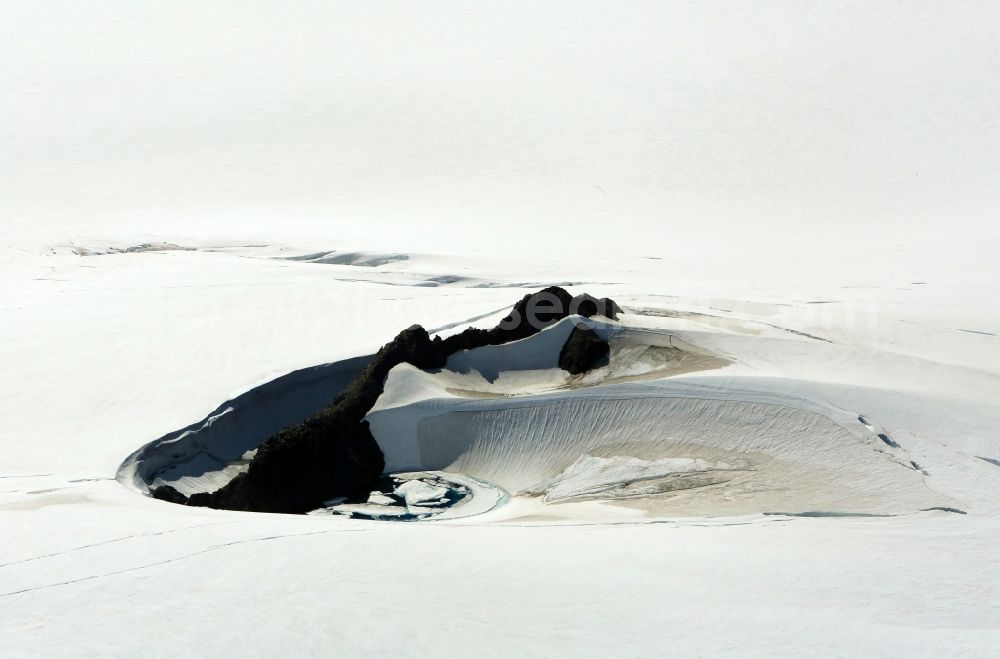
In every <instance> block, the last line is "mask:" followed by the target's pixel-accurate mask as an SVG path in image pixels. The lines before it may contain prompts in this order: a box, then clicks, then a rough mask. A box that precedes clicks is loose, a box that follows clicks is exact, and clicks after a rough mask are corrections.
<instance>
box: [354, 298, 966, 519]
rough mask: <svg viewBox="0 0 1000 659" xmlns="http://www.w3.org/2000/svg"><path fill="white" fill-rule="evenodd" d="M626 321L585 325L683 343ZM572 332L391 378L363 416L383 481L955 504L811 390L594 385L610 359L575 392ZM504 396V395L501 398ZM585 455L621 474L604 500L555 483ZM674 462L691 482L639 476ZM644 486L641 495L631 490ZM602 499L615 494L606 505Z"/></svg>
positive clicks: (560, 329)
mask: <svg viewBox="0 0 1000 659" xmlns="http://www.w3.org/2000/svg"><path fill="white" fill-rule="evenodd" d="M628 318H629V316H628V315H625V316H623V317H622V324H621V325H617V324H616V325H612V326H608V325H606V324H602V323H591V324H592V325H594V326H596V327H598V329H599V330H600V331H601V332H602V333H603V334H604V335H606V336H608V335H611V336H612V337H620V338H612V344H613V345H615V346H616V347H619V348H620V346H621V345H622V344H626V345H627V346H629V347H635V345H636V344H637V343H638V342H639V341H642V343H638V344H639V345H643V343H645V344H646V345H647V346H648V345H649V344H655V343H659V344H662V345H668V344H670V343H671V342H672V341H676V342H677V343H681V344H684V342H683V341H682V340H681V339H680V338H678V339H674V338H673V337H674V336H675V335H676V333H675V332H671V331H667V330H663V331H660V332H653V331H650V330H647V331H645V332H641V333H639V332H635V331H629V330H627V329H626V328H627V324H628ZM574 322H576V321H575V320H574V319H572V318H571V319H567V320H565V321H563V322H561V323H560V324H559V325H556V326H554V327H552V328H549V329H548V330H545V331H544V332H542V333H541V334H539V335H537V336H535V337H532V338H529V339H524V340H522V341H518V342H515V343H511V344H507V345H504V346H497V347H490V348H479V349H476V350H472V351H466V352H465V353H462V354H461V355H456V356H454V357H453V358H452V359H451V360H449V364H448V370H445V371H441V372H437V373H431V374H428V373H424V372H422V371H420V370H419V369H415V368H412V367H410V366H409V365H401V366H399V367H397V368H396V369H394V371H393V372H391V373H390V375H389V378H388V381H387V384H386V389H385V392H384V393H383V395H382V397H381V398H380V400H379V402H378V403H377V404H376V406H375V408H374V409H373V411H372V412H371V413H370V414H369V417H368V418H369V421H370V423H371V427H372V432H373V434H374V435H375V437H376V439H377V440H378V441H379V444H380V445H381V447H382V449H383V452H384V453H385V455H386V468H387V470H389V471H405V470H411V469H445V470H449V471H457V472H461V473H467V474H469V475H472V476H475V477H476V478H481V479H484V480H486V481H489V482H492V483H495V484H497V485H499V486H501V487H503V488H505V489H506V490H508V491H509V492H511V493H514V494H518V493H520V494H532V493H534V494H541V495H545V498H546V500H549V501H554V500H559V499H571V498H584V497H586V498H598V499H600V498H610V499H625V498H627V499H631V501H630V502H629V503H630V504H631V505H633V506H637V507H639V508H642V509H645V510H647V511H649V512H650V513H652V514H659V515H664V514H666V515H671V514H673V515H677V514H686V515H719V514H732V513H750V512H793V513H795V512H823V513H829V514H845V513H846V514H849V513H866V514H894V513H900V512H913V511H917V510H922V509H927V508H931V507H952V506H954V505H955V502H954V501H953V500H952V499H950V498H949V497H947V496H943V495H941V494H939V493H937V492H935V491H934V490H932V489H930V488H929V487H928V486H927V485H926V484H925V482H924V473H923V471H921V469H920V468H919V466H918V465H917V464H916V463H915V462H913V461H912V460H911V459H910V457H909V455H908V454H907V453H906V451H905V450H903V449H901V448H900V447H899V445H898V444H897V443H895V442H894V441H893V440H892V439H891V438H890V437H889V436H888V435H886V434H885V433H883V432H881V430H880V429H877V428H876V427H875V426H874V425H873V422H871V421H869V420H868V419H867V418H865V417H860V416H859V414H858V412H857V411H854V410H844V409H840V408H837V407H835V406H834V405H831V404H830V403H828V402H827V401H825V400H824V399H823V398H822V397H821V396H819V395H816V393H815V390H814V391H813V392H812V393H807V391H806V387H805V386H804V385H805V384H806V383H803V382H801V381H798V380H794V379H787V378H776V377H761V376H759V375H755V374H753V373H748V372H746V370H745V369H744V370H743V371H740V369H738V368H737V369H736V371H733V370H732V369H725V370H723V371H703V372H701V373H699V374H692V375H690V376H683V375H682V376H674V377H668V376H669V373H663V372H659V373H657V372H654V373H653V374H652V375H653V376H654V378H655V377H656V376H659V378H657V379H645V380H643V381H636V382H630V383H614V382H613V381H612V382H610V383H609V382H607V381H605V382H603V383H602V382H601V381H600V376H601V371H611V370H613V369H614V368H616V367H618V368H621V366H620V365H619V364H616V360H619V359H622V358H623V357H624V356H625V355H626V354H627V353H625V352H623V351H622V350H620V349H619V350H618V351H616V352H617V354H616V355H615V356H614V357H613V359H612V363H611V364H609V366H608V367H605V368H604V369H599V370H598V371H595V372H593V373H591V374H589V375H590V378H591V380H592V382H591V383H589V384H584V383H580V382H573V381H572V379H571V378H568V377H567V375H566V374H565V372H562V371H559V370H558V369H556V368H554V366H553V363H552V360H553V354H554V351H553V348H554V347H556V346H559V345H561V342H562V341H565V337H566V335H567V334H568V330H569V329H570V328H571V327H572V325H573V323H574ZM688 345H690V344H688ZM701 352H706V351H705V349H704V348H703V349H702V350H701ZM545 355H547V356H548V359H547V360H546V359H545ZM735 358H736V359H739V355H736V356H735ZM500 368H502V369H503V370H502V371H501V370H498V369H500ZM472 371H474V372H475V373H476V374H478V375H479V376H480V379H481V380H482V381H486V382H489V383H492V384H493V389H492V392H493V393H492V395H491V394H489V393H486V392H485V391H483V389H480V390H479V393H478V394H475V395H469V390H468V389H457V388H455V384H456V380H457V379H458V378H459V377H463V376H464V377H468V374H469V373H470V372H472ZM456 372H457V373H456ZM664 377H668V379H660V378H664ZM502 382H511V383H516V387H508V388H507V389H506V390H505V391H503V393H499V392H498V390H497V388H496V384H497V383H502ZM532 382H533V383H534V387H532V386H531V384H529V383H532ZM448 385H451V386H448ZM590 456H600V458H603V459H606V460H612V461H614V462H615V463H616V464H617V465H618V466H619V467H621V466H623V465H631V466H632V467H633V469H622V470H621V473H620V474H619V477H618V479H617V480H610V481H609V480H607V479H608V478H609V476H608V472H609V470H605V474H604V476H601V477H598V478H599V479H600V478H604V479H605V482H604V488H603V489H604V493H603V496H602V495H600V494H596V493H588V492H587V488H588V487H589V485H588V484H586V483H584V484H581V485H580V486H579V488H580V490H579V491H578V492H575V493H573V492H569V491H567V487H569V486H568V484H567V482H566V481H567V480H569V481H572V480H573V479H567V478H566V475H567V474H566V472H567V471H572V470H574V467H575V466H579V464H580V461H581V460H585V459H586V458H589V457H590ZM665 460H666V461H667V462H664V461H665ZM670 460H673V461H674V462H673V464H675V465H676V464H679V463H683V462H686V463H689V464H698V465H700V467H699V469H698V472H699V473H698V474H697V475H696V476H697V477H692V474H690V473H686V472H685V471H684V470H683V469H680V470H678V472H677V473H674V472H672V471H670V470H664V471H663V473H662V474H661V475H660V476H658V477H653V476H650V475H649V473H648V472H649V471H650V470H654V471H655V470H656V469H657V466H658V465H666V464H670V462H669V461H670ZM711 465H717V466H714V467H713V466H711ZM610 471H613V469H612V470H610ZM640 480H641V481H644V484H645V486H646V487H645V488H644V489H642V490H641V491H634V490H630V489H629V487H628V486H629V485H630V484H631V483H633V482H634V481H640ZM615 483H617V484H618V485H619V487H618V488H613V487H611V486H612V485H614V484H615ZM560 488H561V489H560ZM614 489H617V490H618V493H617V494H613V495H612V494H610V493H609V492H610V491H611V490H614ZM591 494H592V496H591ZM661 495H662V496H661ZM552 514H555V515H558V514H559V513H558V512H556V511H553V513H552Z"/></svg>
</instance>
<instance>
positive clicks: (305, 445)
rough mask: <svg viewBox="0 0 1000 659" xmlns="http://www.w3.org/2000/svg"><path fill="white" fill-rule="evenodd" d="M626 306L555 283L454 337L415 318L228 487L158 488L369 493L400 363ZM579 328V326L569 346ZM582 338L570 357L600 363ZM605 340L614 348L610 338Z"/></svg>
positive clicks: (423, 361)
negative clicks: (383, 404)
mask: <svg viewBox="0 0 1000 659" xmlns="http://www.w3.org/2000/svg"><path fill="white" fill-rule="evenodd" d="M620 311H621V309H620V308H619V307H618V305H617V304H615V303H614V301H612V300H609V299H607V298H603V299H601V300H598V299H596V298H593V297H591V296H589V295H581V296H577V297H575V298H574V297H573V296H571V295H570V294H569V293H568V292H566V291H565V290H564V289H562V288H559V287H551V288H546V289H544V290H542V291H539V292H537V293H533V294H531V295H526V296H525V297H524V298H523V299H521V301H520V302H518V303H517V304H516V305H515V306H514V308H513V309H512V310H511V313H510V314H509V315H508V316H507V317H506V318H504V319H503V321H501V322H500V324H499V325H497V326H496V327H494V328H493V329H490V330H483V329H476V328H471V329H468V330H465V331H464V332H462V333H461V334H458V335H455V336H451V337H448V338H447V339H443V340H442V339H441V338H440V337H435V338H434V339H433V340H431V338H430V337H429V336H428V334H427V331H426V330H424V329H423V328H422V327H420V326H417V325H414V326H413V327H410V328H409V329H407V330H404V331H402V332H400V333H399V335H398V336H396V338H395V339H393V340H392V341H391V342H390V343H388V344H386V345H385V346H383V347H382V349H381V350H379V351H378V353H377V354H376V355H375V357H374V358H373V359H372V361H371V362H370V363H369V364H368V366H366V367H365V369H364V370H363V371H362V372H361V373H360V374H359V375H358V376H357V378H355V380H354V381H353V382H352V383H351V384H350V385H349V386H348V387H347V388H346V389H345V390H344V391H343V392H342V393H341V394H340V395H339V396H337V398H336V399H334V401H333V402H332V403H330V405H329V406H327V407H326V408H324V409H323V410H321V411H319V412H317V413H316V414H315V415H313V416H312V417H310V418H309V419H306V420H305V421H304V422H302V423H301V424H299V425H297V426H294V427H291V428H286V429H285V430H282V431H281V432H278V433H277V434H275V435H272V436H271V437H269V438H267V439H266V440H264V442H262V443H261V445H260V447H259V448H258V449H257V454H256V456H255V457H254V459H253V461H252V462H251V463H250V467H249V469H248V470H247V471H246V472H244V473H242V474H240V475H238V476H237V477H236V478H234V479H233V480H232V481H230V482H229V483H228V484H227V485H225V486H224V487H222V488H220V489H219V490H216V491H215V492H210V493H209V492H205V493H199V494H194V495H192V496H191V497H190V498H187V497H185V496H184V495H183V494H181V493H180V492H178V491H177V490H175V489H174V488H173V487H170V486H162V487H159V488H156V489H155V490H153V492H152V495H153V496H154V497H156V498H158V499H163V500H164V501H172V502H174V503H186V504H187V505H191V506H207V507H209V508H221V509H227V510H248V511H257V512H274V513H305V512H308V511H309V510H313V509H315V508H318V507H320V506H321V505H322V503H323V502H324V501H327V500H330V499H334V498H337V497H347V499H348V500H352V501H353V500H358V501H361V500H364V499H366V498H367V497H368V494H369V493H370V492H371V491H372V490H373V489H374V488H375V486H376V484H377V482H378V480H379V478H380V477H381V475H382V471H383V469H384V468H385V459H384V456H383V455H382V451H381V449H380V448H379V446H378V443H377V442H376V441H375V438H374V437H372V434H371V431H370V430H369V428H368V422H367V421H365V420H364V417H365V415H367V414H368V411H369V410H370V409H371V408H372V407H373V406H374V405H375V402H376V400H378V397H379V396H380V395H381V394H382V390H383V387H384V383H385V378H386V376H387V375H388V374H389V371H390V370H392V368H393V367H395V366H396V365H398V364H401V363H403V362H408V363H410V364H412V365H414V366H416V367H417V368H421V369H435V368H441V367H443V366H444V365H445V362H446V360H447V359H448V356H449V355H451V354H452V353H455V352H457V351H459V350H469V349H472V348H478V347H481V346H485V345H499V344H501V343H507V342H509V341H515V340H518V339H523V338H526V337H528V336H531V335H533V334H536V333H537V332H539V331H541V330H542V329H544V328H545V327H548V326H549V325H551V324H553V323H555V322H557V321H559V320H561V319H563V318H566V317H567V316H569V315H571V314H579V315H581V316H587V317H590V316H593V315H597V314H601V315H604V316H607V317H608V318H612V319H615V318H617V314H618V313H619V312H620ZM579 331H580V330H579V329H577V330H574V332H573V335H571V337H570V341H568V342H567V344H566V346H567V347H564V348H563V352H567V349H568V347H569V346H570V343H571V342H572V341H573V336H576V334H577V332H579ZM588 331H590V330H588ZM591 334H593V332H592V331H591ZM594 336H595V337H596V335H594ZM597 340H598V341H599V342H600V339H597ZM577 342H583V343H581V345H580V346H579V347H573V348H572V350H571V351H570V353H569V354H570V356H569V357H567V360H569V361H567V363H568V364H570V365H571V366H572V367H573V368H579V367H580V366H581V365H583V364H591V363H593V359H592V358H593V356H594V354H595V351H597V350H599V347H596V346H594V345H592V343H591V342H589V340H588V339H586V338H582V339H577ZM601 343H603V342H601ZM575 345H576V344H574V346H575ZM603 346H604V353H603V354H606V353H607V343H603ZM599 358H600V356H598V357H597V358H596V359H599ZM562 363H563V359H562V356H560V365H562ZM567 370H570V369H567ZM570 372H576V371H572V370H570Z"/></svg>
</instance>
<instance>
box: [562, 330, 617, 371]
mask: <svg viewBox="0 0 1000 659" xmlns="http://www.w3.org/2000/svg"><path fill="white" fill-rule="evenodd" d="M610 353H611V346H610V345H608V342H607V341H605V340H603V339H602V338H601V337H599V336H598V335H597V332H595V331H594V330H592V329H590V328H589V327H579V326H578V327H576V328H574V329H573V331H572V332H571V333H570V335H569V338H567V339H566V343H564V344H563V347H562V350H560V351H559V368H561V369H562V370H564V371H569V372H570V373H572V374H573V375H579V374H581V373H586V372H587V371H589V370H591V369H593V368H596V367H598V366H602V365H603V364H606V363H607V360H608V355H609V354H610Z"/></svg>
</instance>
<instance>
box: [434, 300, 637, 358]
mask: <svg viewBox="0 0 1000 659" xmlns="http://www.w3.org/2000/svg"><path fill="white" fill-rule="evenodd" d="M621 311H622V310H621V307H619V306H618V305H617V304H616V303H615V301H614V300H611V299H608V298H601V299H599V300H598V299H597V298H595V297H593V296H591V295H587V294H583V295H578V296H576V297H573V296H572V295H570V294H569V293H568V292H567V291H566V289H564V288H560V287H559V286H550V287H549V288H545V289H542V290H540V291H538V292H537V293H531V294H530V295H525V296H524V297H523V298H521V300H520V301H519V302H518V303H517V304H515V305H514V308H513V309H511V312H510V313H509V314H508V315H507V316H506V317H505V318H504V319H503V320H501V321H500V323H499V324H498V325H497V326H496V327H494V328H493V329H489V330H484V329H478V328H475V327H470V328H469V329H467V330H465V331H464V332H461V333H459V334H455V335H453V336H449V337H448V338H447V339H444V341H443V342H442V344H443V348H444V351H445V352H446V353H447V354H449V355H450V354H452V353H455V352H458V351H459V350H472V349H474V348H481V347H483V346H488V345H494V346H495V345H500V344H503V343H509V342H511V341H518V340H520V339H526V338H528V337H529V336H531V335H533V334H537V333H538V332H540V331H541V330H543V329H545V328H546V327H548V326H549V325H552V324H554V323H557V322H559V321H560V320H562V319H563V318H566V317H568V316H572V315H579V316H583V317H585V318H590V317H591V316H598V315H599V316H605V317H606V318H610V319H612V320H618V314H619V313H621Z"/></svg>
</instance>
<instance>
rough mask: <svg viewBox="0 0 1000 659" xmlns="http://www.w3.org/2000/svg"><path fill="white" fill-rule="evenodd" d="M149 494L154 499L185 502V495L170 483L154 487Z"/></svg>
mask: <svg viewBox="0 0 1000 659" xmlns="http://www.w3.org/2000/svg"><path fill="white" fill-rule="evenodd" d="M151 494H152V495H153V498H154V499H160V500H161V501H167V502H169V503H187V497H186V496H184V495H183V494H181V493H180V492H178V491H177V490H175V489H174V488H173V486H171V485H161V486H160V487H158V488H156V489H154V490H153V491H152V492H151Z"/></svg>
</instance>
